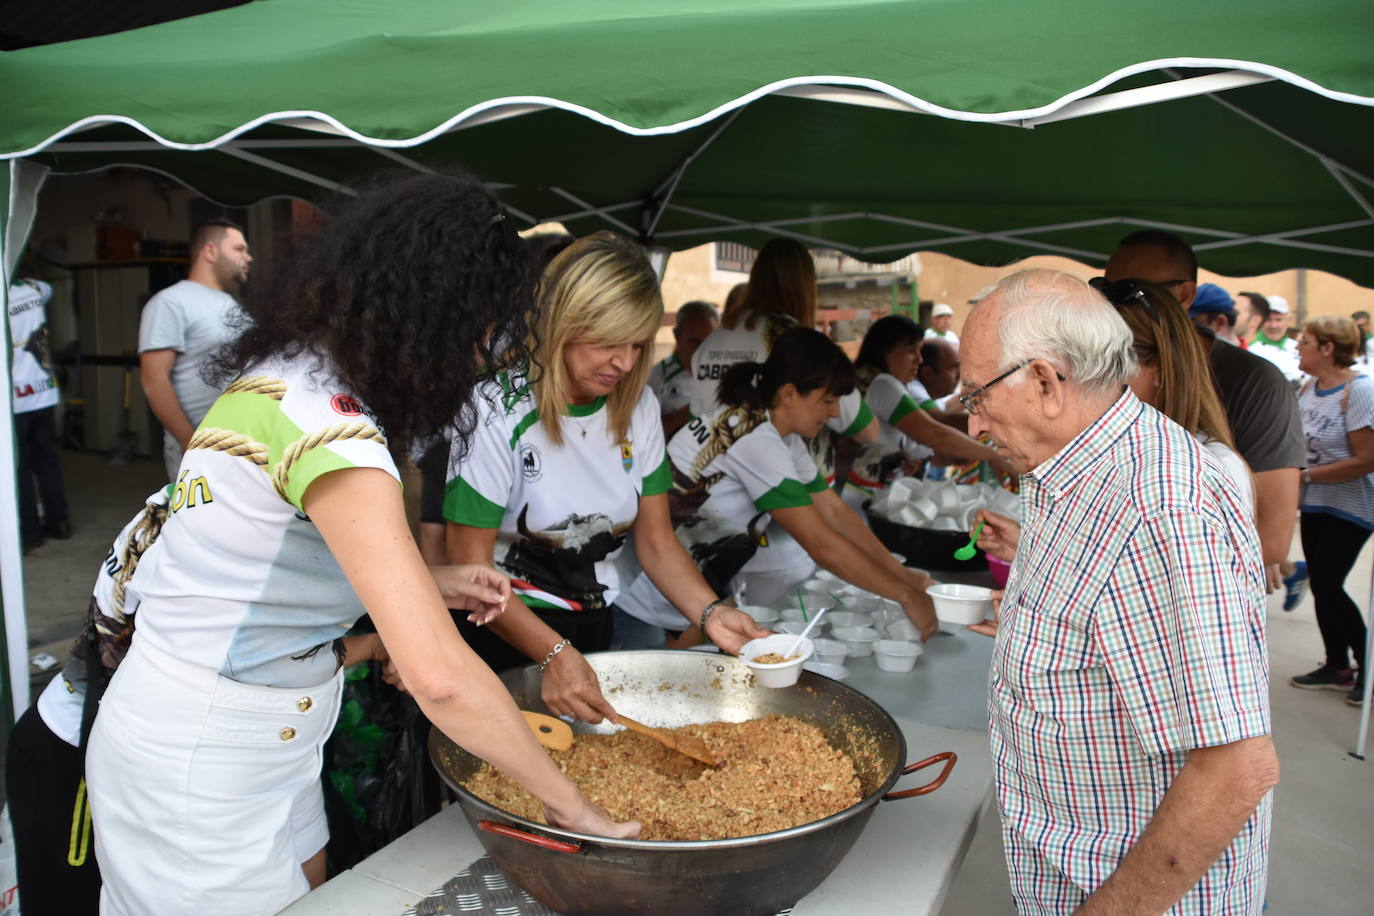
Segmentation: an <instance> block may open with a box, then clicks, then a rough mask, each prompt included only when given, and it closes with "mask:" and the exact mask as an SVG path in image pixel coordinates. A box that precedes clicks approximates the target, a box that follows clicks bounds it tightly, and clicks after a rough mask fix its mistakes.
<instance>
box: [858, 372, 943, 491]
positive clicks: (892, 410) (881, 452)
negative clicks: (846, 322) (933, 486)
mask: <svg viewBox="0 0 1374 916" xmlns="http://www.w3.org/2000/svg"><path fill="white" fill-rule="evenodd" d="M864 374H866V373H864ZM917 384H919V383H917ZM926 400H927V401H928V400H929V398H926ZM864 403H866V404H867V405H868V407H869V409H870V410H872V411H873V415H874V416H876V417H877V418H878V438H877V439H876V440H875V441H873V442H871V443H869V444H868V445H865V446H864V447H863V450H862V451H861V452H859V455H858V457H856V458H855V459H854V464H853V466H852V467H851V468H850V470H849V479H848V481H846V483H845V486H846V488H847V487H849V486H850V485H853V486H855V487H857V488H858V489H860V490H862V491H864V492H866V493H869V494H872V493H875V492H877V491H880V490H882V489H884V488H886V487H887V483H888V481H889V479H890V478H891V477H892V476H893V475H894V474H895V473H896V471H897V469H898V468H900V467H901V465H902V463H903V462H905V461H907V460H909V459H910V458H912V457H914V456H919V455H920V450H922V449H923V447H922V446H921V444H920V443H918V442H916V441H915V440H913V439H912V438H911V437H910V436H908V435H906V434H905V433H903V432H902V431H901V430H900V429H898V428H897V423H899V422H900V421H901V420H902V419H903V418H904V417H906V416H908V415H910V414H912V413H915V412H916V411H917V410H920V409H921V407H920V404H919V402H917V401H915V400H913V399H912V397H911V395H910V393H909V386H907V385H903V384H902V383H901V382H899V381H897V379H896V377H894V376H892V375H889V374H888V373H886V372H879V373H877V374H875V375H873V377H872V379H871V380H870V381H869V382H868V385H867V387H866V388H865V390H864ZM924 450H925V451H929V449H924Z"/></svg>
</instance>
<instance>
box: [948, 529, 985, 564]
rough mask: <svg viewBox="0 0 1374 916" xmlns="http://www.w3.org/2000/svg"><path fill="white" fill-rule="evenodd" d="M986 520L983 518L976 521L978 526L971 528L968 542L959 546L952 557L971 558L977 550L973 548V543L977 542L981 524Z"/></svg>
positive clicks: (980, 532)
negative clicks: (971, 531) (971, 535)
mask: <svg viewBox="0 0 1374 916" xmlns="http://www.w3.org/2000/svg"><path fill="white" fill-rule="evenodd" d="M987 522H988V520H987V519H983V520H982V521H981V522H979V523H978V527H977V528H974V529H973V537H971V538H969V539H968V543H967V544H965V545H964V546H963V547H960V548H959V549H958V550H956V551H954V559H956V560H972V559H973V555H974V554H975V553H977V552H978V550H977V548H975V547H974V546H973V545H974V544H977V543H978V535H980V534H982V533H983V526H984V525H986V524H987Z"/></svg>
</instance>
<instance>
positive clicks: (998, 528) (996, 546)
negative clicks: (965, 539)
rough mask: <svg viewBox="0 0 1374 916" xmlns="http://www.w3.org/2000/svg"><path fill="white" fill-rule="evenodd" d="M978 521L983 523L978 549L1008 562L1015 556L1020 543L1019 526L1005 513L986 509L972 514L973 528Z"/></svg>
mask: <svg viewBox="0 0 1374 916" xmlns="http://www.w3.org/2000/svg"><path fill="white" fill-rule="evenodd" d="M979 522H984V523H985V524H984V525H983V530H982V532H981V533H979V535H978V549H979V550H981V551H983V553H988V554H992V555H993V556H994V557H996V558H997V559H999V560H1003V561H1005V562H1007V563H1010V562H1011V561H1012V558H1013V557H1015V556H1016V548H1017V546H1018V545H1019V544H1020V543H1021V526H1020V525H1018V524H1016V522H1014V521H1012V520H1011V519H1009V518H1007V517H1006V516H1005V515H998V514H997V513H996V512H989V511H988V510H987V509H979V510H978V511H977V512H976V513H975V514H974V516H973V524H974V527H975V528H976V527H977V526H978V523H979ZM972 533H973V532H972V531H970V532H969V534H970V535H971V534H972Z"/></svg>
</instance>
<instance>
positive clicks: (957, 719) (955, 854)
mask: <svg viewBox="0 0 1374 916" xmlns="http://www.w3.org/2000/svg"><path fill="white" fill-rule="evenodd" d="M951 578H952V577H951ZM949 629H950V632H943V631H942V632H941V633H940V634H938V635H936V636H934V637H932V639H931V640H930V642H929V643H928V644H927V646H926V651H925V653H924V654H923V655H922V656H921V657H920V658H919V659H918V660H917V662H916V667H915V669H914V670H912V671H911V672H908V673H905V674H893V673H889V672H885V671H879V670H878V667H877V665H876V664H874V661H873V658H872V657H871V656H870V657H868V658H857V659H850V660H849V662H848V666H847V667H848V670H849V678H848V679H847V680H846V681H845V682H844V683H845V684H846V685H848V686H850V687H854V688H855V689H857V690H859V691H860V692H861V693H864V694H867V695H868V696H870V697H872V698H873V699H874V700H875V701H876V702H878V703H879V704H880V705H881V706H882V707H883V708H884V709H886V710H887V711H888V712H889V713H890V714H891V715H892V716H893V718H894V719H896V720H897V724H898V725H899V726H900V727H901V729H902V733H903V735H904V736H905V738H906V743H907V757H908V758H909V760H912V761H914V760H920V759H922V758H923V757H928V756H930V755H931V754H934V753H937V752H940V751H954V752H955V753H957V754H958V755H959V762H958V764H957V765H956V766H955V768H954V770H953V772H952V773H951V774H950V778H949V781H948V782H946V783H945V785H944V787H942V788H941V789H940V790H939V791H937V792H933V793H931V794H930V795H927V796H923V797H921V798H915V799H907V800H903V801H896V802H883V803H881V804H879V805H878V808H877V811H876V812H875V813H874V815H873V818H872V820H871V821H870V822H869V824H868V826H867V827H866V828H865V830H864V832H863V834H862V835H860V837H859V839H858V841H857V842H856V843H855V844H854V848H853V849H851V850H850V852H849V854H848V855H847V856H846V857H845V859H844V861H842V862H841V863H840V865H839V866H838V867H837V868H836V869H835V870H834V871H833V872H832V873H831V874H830V876H829V877H828V878H826V880H825V881H824V882H823V883H822V884H821V885H820V886H819V887H817V888H816V890H814V891H812V892H811V893H810V894H808V895H807V896H806V897H804V898H802V899H801V900H800V901H798V902H797V904H796V905H795V906H794V907H792V909H791V910H790V912H791V913H792V914H794V916H851V914H852V913H853V912H854V909H855V907H856V906H857V907H862V908H863V909H864V910H867V911H870V912H879V913H904V914H938V913H939V911H940V908H941V906H942V904H943V903H944V898H945V893H946V892H947V891H948V889H949V886H950V884H951V883H952V882H953V880H954V876H955V874H957V873H958V871H959V867H960V865H961V864H962V863H963V859H964V855H965V854H966V853H967V851H968V847H969V844H970V843H971V842H972V840H973V834H974V831H975V829H976V827H977V824H978V820H979V817H980V816H981V815H982V812H983V808H984V806H985V805H986V804H989V803H990V800H991V787H992V762H991V759H990V758H989V754H988V739H987V672H988V663H989V659H990V657H991V651H992V640H991V639H988V638H987V637H985V636H980V635H978V634H976V633H971V632H969V631H968V630H966V629H964V628H963V627H951V628H949ZM760 689H765V688H760ZM921 779H922V778H921V776H920V775H919V774H918V775H915V776H912V777H908V778H907V780H904V781H901V782H898V784H897V786H896V787H895V788H897V789H901V788H903V787H904V786H906V785H907V784H908V783H910V784H912V785H916V784H919V783H920V781H921ZM446 885H447V886H448V893H447V895H445V886H446ZM550 912H551V911H550V910H548V909H547V908H545V907H544V906H543V905H542V904H539V903H537V902H534V901H532V900H530V899H529V898H528V897H526V896H525V895H524V893H523V892H522V891H520V890H519V889H518V888H514V887H510V886H506V885H505V883H504V880H503V876H501V875H500V873H499V872H496V871H495V869H493V868H492V867H491V865H490V859H488V858H486V857H485V855H484V854H483V850H482V846H481V844H480V843H479V842H478V841H477V838H476V837H475V836H474V835H473V832H472V829H471V828H470V827H469V826H468V823H467V821H466V820H465V819H464V817H463V814H462V812H461V811H460V810H459V809H458V807H457V806H456V805H450V806H449V807H447V808H445V809H444V810H443V811H441V812H439V813H438V814H436V815H435V816H434V817H432V818H430V819H429V820H427V821H426V822H425V823H423V824H421V825H420V826H418V827H416V828H415V829H414V830H412V831H410V832H409V833H407V834H406V835H404V836H402V837H400V838H399V839H397V840H396V841H395V842H393V843H391V844H390V845H388V846H386V847H385V848H383V849H382V850H380V851H379V852H377V853H376V854H374V855H372V856H371V857H369V858H367V859H365V860H363V861H362V862H360V863H358V864H357V865H355V866H354V867H353V868H351V869H349V870H348V871H345V872H343V873H342V874H339V875H338V876H336V877H335V878H333V879H332V880H330V881H329V882H327V883H326V884H324V885H323V886H321V887H319V888H317V889H316V890H314V891H312V892H311V893H309V894H307V895H306V896H305V897H303V898H301V899H300V900H298V901H296V903H294V904H292V905H291V906H290V907H288V908H287V909H286V910H284V911H283V913H284V914H286V916H402V914H408V913H417V914H422V916H423V914H436V916H437V914H446V913H453V914H457V913H465V914H467V913H492V914H497V913H499V914H501V916H519V914H530V916H535V914H546V913H550Z"/></svg>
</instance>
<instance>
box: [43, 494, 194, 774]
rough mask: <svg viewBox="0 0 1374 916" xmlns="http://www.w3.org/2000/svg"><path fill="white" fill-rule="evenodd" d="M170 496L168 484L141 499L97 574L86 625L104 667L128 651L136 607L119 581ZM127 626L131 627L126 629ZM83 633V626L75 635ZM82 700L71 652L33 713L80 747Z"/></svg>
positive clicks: (153, 534) (80, 676)
mask: <svg viewBox="0 0 1374 916" xmlns="http://www.w3.org/2000/svg"><path fill="white" fill-rule="evenodd" d="M171 496H172V487H171V485H170V484H169V485H167V486H165V487H163V488H162V489H161V490H158V491H157V492H156V493H154V494H152V495H151V496H149V497H148V498H147V499H146V500H145V501H144V504H143V508H142V509H140V510H139V513H138V514H137V515H135V516H134V517H133V518H132V519H130V520H129V523H128V524H127V525H125V526H124V528H123V529H122V530H121V531H120V532H119V536H118V537H116V538H115V540H114V543H113V544H111V545H110V552H109V553H107V554H106V555H105V559H104V560H103V561H102V562H101V564H100V570H99V572H97V573H96V577H95V588H93V589H92V590H91V604H90V609H89V610H90V615H91V617H92V618H93V619H92V620H91V621H90V622H88V624H87V625H88V626H90V625H94V626H95V627H96V630H97V633H98V634H99V639H100V643H101V647H100V650H99V651H100V660H101V663H102V664H104V665H105V666H106V667H112V666H113V665H117V664H118V663H119V662H120V661H122V660H123V658H124V653H125V652H127V651H128V649H129V637H130V636H131V635H132V634H131V632H130V629H131V625H132V621H133V618H134V614H135V613H136V612H137V611H138V605H137V604H136V603H135V602H134V601H133V600H131V599H130V597H129V595H128V593H127V591H126V589H125V587H124V585H123V584H122V583H127V582H128V579H129V577H130V576H131V575H132V574H133V572H134V570H135V569H136V568H137V566H138V562H139V558H140V557H141V556H142V555H143V553H144V552H145V551H147V549H148V548H149V547H151V546H152V545H153V542H154V541H155V540H156V539H157V536H158V532H159V531H160V530H161V528H162V522H163V521H164V520H165V519H166V516H167V505H168V503H169V502H170V501H171ZM126 624H129V625H130V629H126ZM84 635H85V631H84V630H83V631H82V636H81V637H78V638H84ZM85 703H86V660H85V659H84V658H78V657H77V656H76V655H75V654H73V655H72V656H71V657H69V658H68V659H67V663H66V664H65V665H63V666H62V672H61V673H60V674H59V675H58V676H57V677H55V678H53V679H52V680H51V681H49V682H48V686H47V688H45V689H44V691H43V692H42V693H41V694H39V695H38V703H37V705H38V715H39V716H41V717H42V719H43V724H44V725H46V726H48V728H49V729H50V730H51V731H52V733H53V734H54V735H56V736H57V737H59V738H61V739H62V740H63V741H65V742H67V743H68V744H70V745H71V746H72V747H80V746H81V715H82V711H83V710H84V708H85Z"/></svg>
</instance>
